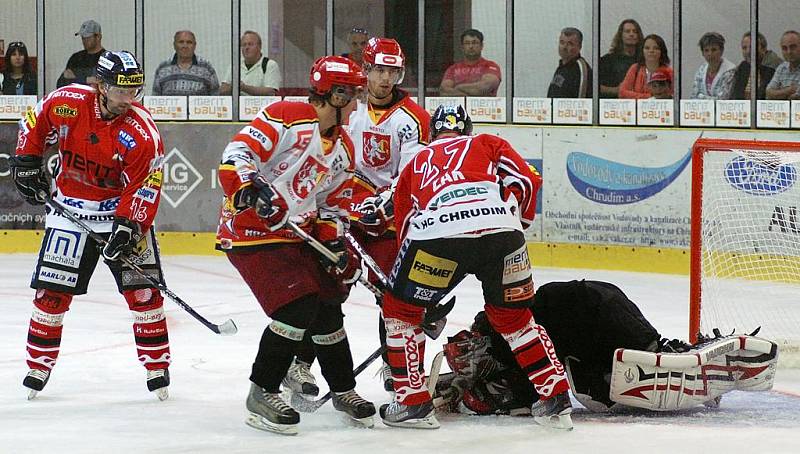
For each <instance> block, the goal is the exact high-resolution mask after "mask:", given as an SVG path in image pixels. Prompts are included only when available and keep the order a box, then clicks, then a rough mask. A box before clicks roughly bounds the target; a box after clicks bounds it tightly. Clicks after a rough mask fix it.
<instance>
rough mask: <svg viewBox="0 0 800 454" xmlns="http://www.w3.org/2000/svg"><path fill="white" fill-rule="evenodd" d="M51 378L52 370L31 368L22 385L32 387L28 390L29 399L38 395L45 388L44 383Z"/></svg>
mask: <svg viewBox="0 0 800 454" xmlns="http://www.w3.org/2000/svg"><path fill="white" fill-rule="evenodd" d="M48 380H50V371H49V370H42V369H31V370H29V371H28V374H27V375H25V379H23V380H22V385H23V386H25V387H26V388H28V389H30V391H29V392H28V400H33V399H34V398H35V397H36V395H37V394H38V393H39V391H41V390H42V389H44V385H46V384H47V381H48Z"/></svg>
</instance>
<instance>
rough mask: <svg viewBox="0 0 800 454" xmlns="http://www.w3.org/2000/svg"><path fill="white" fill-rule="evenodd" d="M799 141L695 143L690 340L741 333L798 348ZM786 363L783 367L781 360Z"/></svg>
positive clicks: (785, 347)
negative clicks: (753, 333) (718, 333)
mask: <svg viewBox="0 0 800 454" xmlns="http://www.w3.org/2000/svg"><path fill="white" fill-rule="evenodd" d="M799 177H800V142H798V143H795V142H770V141H750V140H715V139H698V140H697V141H696V142H695V144H694V146H693V154H692V196H691V197H692V199H691V210H692V211H691V218H692V225H691V241H690V245H691V246H690V248H691V259H690V263H691V265H690V284H689V298H690V303H689V312H690V317H689V338H690V339H691V340H692V341H695V340H696V339H697V336H698V334H699V333H704V334H710V333H711V330H712V329H713V328H719V329H720V331H721V332H723V334H725V333H729V332H731V331H732V330H733V329H736V332H737V333H744V332H750V331H752V330H754V329H755V328H757V327H758V326H761V331H760V333H759V335H761V336H763V337H765V338H767V339H770V340H774V341H776V342H778V344H779V345H780V348H781V355H782V356H783V353H787V354H788V353H792V352H795V353H797V352H798V351H800V350H798V347H799V346H800V219H798V217H799V215H800V213H799V210H800V181H799V180H800V178H799ZM780 362H781V363H784V364H783V365H786V364H785V361H780Z"/></svg>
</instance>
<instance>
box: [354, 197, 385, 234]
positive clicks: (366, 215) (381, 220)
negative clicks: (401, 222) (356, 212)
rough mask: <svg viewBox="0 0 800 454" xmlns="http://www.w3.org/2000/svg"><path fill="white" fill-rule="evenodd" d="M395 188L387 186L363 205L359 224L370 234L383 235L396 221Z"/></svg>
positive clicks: (368, 198)
mask: <svg viewBox="0 0 800 454" xmlns="http://www.w3.org/2000/svg"><path fill="white" fill-rule="evenodd" d="M393 196H394V190H393V189H389V188H385V189H383V190H379V191H378V193H377V194H376V195H374V196H372V197H367V198H366V199H364V202H363V203H362V205H361V210H360V211H361V218H360V219H359V220H358V224H359V226H360V227H361V229H362V230H363V231H365V232H366V233H367V234H368V235H370V236H381V235H383V234H384V233H386V231H387V230H388V229H389V227H391V226H392V224H393V223H394V200H393Z"/></svg>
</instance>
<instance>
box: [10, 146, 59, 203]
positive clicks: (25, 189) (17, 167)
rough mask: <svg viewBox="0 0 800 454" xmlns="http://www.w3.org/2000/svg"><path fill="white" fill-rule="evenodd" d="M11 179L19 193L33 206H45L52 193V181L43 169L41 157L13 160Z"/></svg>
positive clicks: (16, 158) (21, 157) (26, 156)
mask: <svg viewBox="0 0 800 454" xmlns="http://www.w3.org/2000/svg"><path fill="white" fill-rule="evenodd" d="M11 171H12V174H11V177H12V179H13V180H14V186H16V188H17V192H19V193H20V195H21V196H22V197H23V198H24V199H25V201H26V202H28V203H29V204H31V205H44V204H45V202H46V200H47V195H48V194H49V193H50V181H49V180H48V178H47V174H46V173H45V171H44V168H43V167H42V157H41V156H29V155H22V156H15V157H13V158H11Z"/></svg>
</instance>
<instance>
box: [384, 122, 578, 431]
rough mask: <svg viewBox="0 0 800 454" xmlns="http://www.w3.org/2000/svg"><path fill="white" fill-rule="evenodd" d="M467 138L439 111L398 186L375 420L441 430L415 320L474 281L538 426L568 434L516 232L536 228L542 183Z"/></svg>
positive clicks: (488, 140)
mask: <svg viewBox="0 0 800 454" xmlns="http://www.w3.org/2000/svg"><path fill="white" fill-rule="evenodd" d="M471 130H472V122H471V120H470V118H469V116H467V114H466V112H465V111H464V109H463V108H462V107H460V106H458V107H444V106H440V107H439V108H438V109H437V110H436V112H435V113H434V115H433V118H432V119H431V132H432V136H433V137H432V139H434V140H433V142H431V144H430V145H429V146H428V147H426V148H424V149H422V150H421V151H420V152H419V153H417V155H416V156H415V157H414V158H412V160H411V162H409V164H408V165H407V166H406V168H405V169H404V170H403V171H402V173H401V174H400V178H399V180H398V183H397V189H396V192H395V197H394V204H395V216H396V219H397V228H398V236H399V237H400V238H401V239H402V244H401V246H400V252H399V254H398V257H397V261H396V262H395V264H394V268H393V270H392V275H391V281H392V284H391V289H390V292H388V293H387V294H386V295H385V297H384V302H383V315H384V317H385V322H386V332H387V344H388V348H389V363H390V365H391V368H392V378H393V380H394V389H395V393H396V396H395V400H394V401H393V402H392V403H391V404H388V405H384V406H382V407H381V411H380V413H381V417H382V418H383V421H384V423H385V424H387V425H391V426H400V427H413V428H437V427H439V423H438V421H437V420H436V416H435V415H434V406H433V402H432V401H431V395H430V393H429V392H428V389H427V387H426V385H425V382H424V380H423V378H424V377H423V374H422V369H421V365H422V364H423V361H424V357H425V337H424V336H423V334H422V329H421V328H420V323H421V321H422V314H423V311H424V308H425V307H426V306H429V305H432V304H436V303H437V302H438V301H439V300H441V298H442V297H443V296H444V295H445V294H446V293H447V292H448V291H449V290H450V289H452V288H453V287H454V286H456V285H457V284H458V283H459V282H460V281H461V280H462V279H463V278H464V277H465V276H466V275H467V274H474V275H475V276H476V277H477V278H478V279H479V280H480V281H481V283H482V286H483V296H484V300H485V302H486V304H485V308H486V313H487V316H488V319H489V321H490V323H491V324H492V326H493V327H494V328H495V329H496V330H497V331H498V332H500V333H501V334H502V335H503V337H504V338H505V339H507V341H508V343H509V345H511V349H512V351H513V353H514V357H515V360H516V361H517V363H519V365H520V367H522V369H523V370H524V371H525V373H526V375H527V376H528V378H529V379H530V381H532V382H533V385H534V387H535V388H536V390H537V392H538V393H539V395H540V396H542V398H541V399H540V400H539V401H537V402H536V403H535V404H534V405H533V408H532V413H533V415H534V418H535V420H536V422H537V423H539V424H543V425H547V426H551V427H555V428H562V429H571V428H572V421H571V418H570V416H569V414H570V412H571V410H572V408H571V406H570V400H569V395H568V390H569V384H568V383H567V379H566V376H565V374H564V368H563V366H562V365H561V362H560V361H559V360H558V358H557V357H556V354H555V350H554V348H553V343H552V342H551V340H550V338H549V337H548V336H547V332H546V331H545V329H544V328H543V327H542V326H541V325H539V324H537V323H536V321H535V320H534V319H533V317H531V313H530V311H529V310H528V307H529V306H530V305H531V304H532V302H533V279H532V276H531V268H530V260H529V259H528V252H527V246H526V243H525V236H524V234H523V229H524V228H525V227H527V226H528V225H529V224H530V223H531V222H532V221H533V217H534V214H535V207H536V193H537V191H538V189H539V188H540V186H541V183H542V180H541V176H540V175H539V174H538V173H537V172H536V171H535V169H532V168H531V167H529V165H528V164H527V162H525V160H524V159H523V158H522V157H521V156H520V155H519V154H517V153H516V152H515V151H514V150H513V148H511V146H510V145H509V144H508V142H506V141H505V140H503V139H501V138H499V137H496V136H493V135H488V134H479V135H477V136H471V135H470V133H471Z"/></svg>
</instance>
